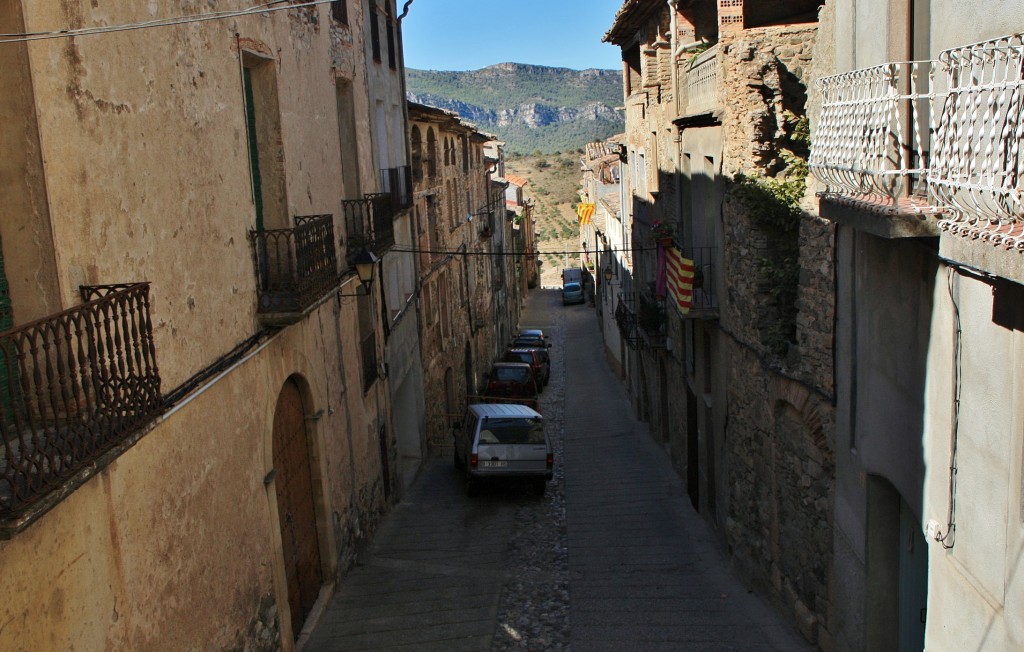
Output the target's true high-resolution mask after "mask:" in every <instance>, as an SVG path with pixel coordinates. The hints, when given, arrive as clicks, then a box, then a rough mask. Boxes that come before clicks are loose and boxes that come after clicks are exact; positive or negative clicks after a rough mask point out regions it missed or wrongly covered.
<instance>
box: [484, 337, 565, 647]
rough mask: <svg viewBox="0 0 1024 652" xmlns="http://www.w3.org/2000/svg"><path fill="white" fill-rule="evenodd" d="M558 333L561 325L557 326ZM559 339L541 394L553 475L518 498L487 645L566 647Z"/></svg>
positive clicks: (561, 346) (561, 349)
mask: <svg viewBox="0 0 1024 652" xmlns="http://www.w3.org/2000/svg"><path fill="white" fill-rule="evenodd" d="M557 331H558V332H559V333H562V331H563V329H561V328H559V329H557ZM564 346H565V341H564V337H559V338H558V341H557V342H555V346H554V348H552V349H551V353H552V355H551V357H552V362H553V363H554V369H553V371H552V374H551V382H550V383H549V385H548V387H547V388H546V389H545V390H544V393H543V394H541V407H542V409H543V410H544V417H545V419H546V421H547V427H548V433H550V434H552V435H553V440H552V448H554V452H555V470H554V479H553V480H552V481H551V482H549V483H548V489H547V492H546V493H545V494H544V497H543V498H542V499H540V500H542V501H543V502H544V505H543V509H538V505H537V503H536V502H535V500H533V499H524V504H523V505H520V506H519V508H518V509H517V511H516V523H515V532H516V533H515V535H514V536H513V538H512V540H511V541H510V542H509V561H508V566H507V575H508V578H509V579H508V581H507V582H506V584H505V586H504V587H503V589H502V593H501V599H500V602H499V604H498V621H497V623H496V626H495V632H494V638H493V639H492V644H491V650H492V651H494V652H506V651H513V650H531V651H532V650H536V651H538V652H539V651H545V652H547V651H549V650H550V651H565V652H568V651H569V650H570V649H571V648H570V646H569V645H570V640H571V638H570V624H569V547H568V534H567V531H566V526H565V490H564V488H565V482H564V472H563V469H564V464H563V462H564V458H563V455H564V453H565V427H564V420H563V406H564V404H565V354H564V351H565V349H564Z"/></svg>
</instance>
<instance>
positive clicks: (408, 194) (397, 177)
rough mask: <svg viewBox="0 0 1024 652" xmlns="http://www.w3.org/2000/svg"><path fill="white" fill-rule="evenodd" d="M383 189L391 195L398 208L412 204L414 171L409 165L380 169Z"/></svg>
mask: <svg viewBox="0 0 1024 652" xmlns="http://www.w3.org/2000/svg"><path fill="white" fill-rule="evenodd" d="M380 184H381V186H380V187H381V188H383V191H384V192H385V193H387V194H389V195H391V203H392V205H393V206H394V207H395V208H396V209H398V210H404V209H406V208H409V207H410V206H412V173H411V169H410V167H409V166H408V165H404V166H402V167H397V168H389V169H386V170H381V171H380Z"/></svg>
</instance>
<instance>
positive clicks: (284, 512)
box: [268, 374, 329, 639]
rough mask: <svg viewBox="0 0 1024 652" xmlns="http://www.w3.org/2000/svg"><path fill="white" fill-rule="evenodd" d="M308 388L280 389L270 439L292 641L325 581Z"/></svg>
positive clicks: (300, 384) (296, 381)
mask: <svg viewBox="0 0 1024 652" xmlns="http://www.w3.org/2000/svg"><path fill="white" fill-rule="evenodd" d="M311 405H312V400H311V393H310V388H309V385H308V383H307V382H306V380H305V379H304V378H303V377H302V376H301V375H299V374H293V375H292V376H290V377H289V378H288V379H287V380H285V382H284V383H283V384H282V386H281V389H280V391H279V393H278V397H277V401H276V404H275V407H274V425H273V430H272V433H271V456H272V465H273V467H272V468H273V471H272V475H271V476H270V483H269V484H268V488H269V489H271V490H272V493H273V495H274V502H275V504H276V507H277V522H278V530H279V532H280V537H281V539H280V541H281V553H280V554H281V557H282V561H283V571H284V580H285V587H284V589H285V590H284V591H282V592H279V595H280V594H282V593H283V594H284V595H285V596H286V605H284V606H286V607H287V609H282V610H281V611H282V617H284V613H287V614H289V615H290V625H291V632H292V637H293V639H295V638H297V637H298V634H299V632H301V631H302V625H303V623H304V622H305V620H306V618H307V617H308V616H309V615H310V613H311V612H312V610H313V606H314V605H315V604H316V601H317V599H318V598H319V596H320V590H321V588H322V586H323V584H324V581H325V578H326V577H328V576H329V575H328V572H329V564H327V558H328V557H329V555H328V554H326V551H327V546H326V545H325V541H326V528H327V521H326V520H325V518H324V517H323V497H322V496H321V495H320V487H322V484H323V483H322V478H321V476H320V473H319V470H318V465H317V464H316V463H315V460H316V459H317V458H318V451H317V449H316V443H315V437H314V436H313V434H314V428H313V427H311V423H312V422H313V417H311V416H310V415H311V414H312V410H311Z"/></svg>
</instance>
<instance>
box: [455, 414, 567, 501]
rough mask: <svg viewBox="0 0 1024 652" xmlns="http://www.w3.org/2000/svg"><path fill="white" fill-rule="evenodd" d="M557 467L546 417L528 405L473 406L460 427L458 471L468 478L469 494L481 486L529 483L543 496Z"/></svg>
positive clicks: (457, 428) (457, 426)
mask: <svg viewBox="0 0 1024 652" xmlns="http://www.w3.org/2000/svg"><path fill="white" fill-rule="evenodd" d="M554 465H555V456H554V450H553V449H552V447H551V441H550V440H549V439H548V437H547V433H546V432H545V431H544V418H543V417H542V416H541V415H540V414H539V413H538V412H537V411H536V410H533V409H531V408H528V407H526V406H524V405H506V404H474V405H470V406H469V408H468V409H467V410H466V416H465V417H464V418H463V420H462V421H461V422H460V423H457V424H456V428H455V467H456V468H459V469H463V470H464V471H465V473H466V493H467V494H468V495H470V496H472V495H474V494H475V493H476V491H477V489H478V487H479V484H480V483H481V482H485V481H494V480H510V479H517V480H525V481H527V482H530V484H531V486H532V488H533V490H534V492H535V493H536V494H537V495H542V494H543V493H544V488H545V487H546V485H547V481H548V480H550V479H551V477H552V474H553V471H554Z"/></svg>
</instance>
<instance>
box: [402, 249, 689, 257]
mask: <svg viewBox="0 0 1024 652" xmlns="http://www.w3.org/2000/svg"><path fill="white" fill-rule="evenodd" d="M657 249H658V248H657V247H637V248H635V249H632V248H631V249H600V250H598V251H588V250H586V249H584V250H582V251H569V250H562V249H559V250H553V251H459V250H446V249H416V248H413V247H397V246H396V247H392V248H391V249H388V252H389V253H400V254H434V255H437V256H499V257H504V256H508V257H516V256H527V255H533V256H548V255H551V256H573V255H582V254H590V255H595V254H609V253H626V254H632V253H637V252H641V251H657ZM683 251H686V250H685V249H683Z"/></svg>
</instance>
